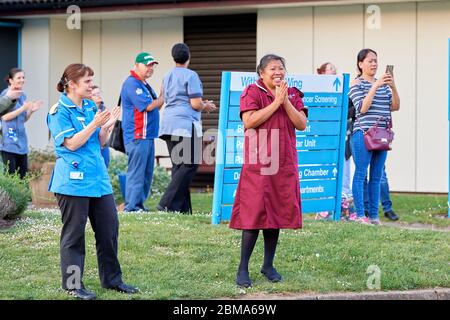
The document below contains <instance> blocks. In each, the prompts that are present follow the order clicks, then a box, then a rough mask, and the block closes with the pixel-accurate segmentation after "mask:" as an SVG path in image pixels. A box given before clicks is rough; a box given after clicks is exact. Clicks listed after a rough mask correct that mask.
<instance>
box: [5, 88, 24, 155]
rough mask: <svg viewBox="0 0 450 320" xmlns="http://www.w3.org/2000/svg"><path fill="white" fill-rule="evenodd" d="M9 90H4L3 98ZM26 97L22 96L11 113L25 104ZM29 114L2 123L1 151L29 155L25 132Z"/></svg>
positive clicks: (22, 114)
mask: <svg viewBox="0 0 450 320" xmlns="http://www.w3.org/2000/svg"><path fill="white" fill-rule="evenodd" d="M7 91H8V89H5V90H3V92H2V93H1V95H2V96H4V95H5V94H6V92H7ZM25 100H26V96H25V94H22V95H21V96H20V97H19V98H18V99H17V102H16V105H15V106H14V108H13V109H11V111H14V110H17V109H19V108H20V107H22V106H23V104H24V103H25ZM26 119H27V113H26V112H22V113H21V114H19V115H18V116H17V117H16V118H14V119H12V120H11V121H3V120H2V121H1V128H2V138H1V139H0V150H1V151H6V152H10V153H15V154H27V153H28V138H27V133H26V130H25V121H26Z"/></svg>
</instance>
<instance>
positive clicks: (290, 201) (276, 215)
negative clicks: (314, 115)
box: [230, 80, 307, 230]
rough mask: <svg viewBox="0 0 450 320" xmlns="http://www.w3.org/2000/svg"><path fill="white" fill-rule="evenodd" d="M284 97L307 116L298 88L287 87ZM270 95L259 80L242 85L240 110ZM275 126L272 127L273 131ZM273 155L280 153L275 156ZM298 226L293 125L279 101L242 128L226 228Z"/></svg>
mask: <svg viewBox="0 0 450 320" xmlns="http://www.w3.org/2000/svg"><path fill="white" fill-rule="evenodd" d="M288 96H289V100H290V101H291V103H292V105H293V106H294V107H295V108H296V109H297V110H299V111H300V110H303V112H305V114H306V115H307V109H305V107H304V105H303V101H302V97H303V93H301V91H300V90H298V89H297V88H289V89H288ZM274 100H275V97H274V96H273V94H272V93H271V91H270V90H268V89H267V88H266V87H265V85H264V83H263V82H262V81H261V80H259V81H258V82H257V83H256V84H252V85H249V86H248V87H246V88H245V89H244V91H243V93H242V95H241V98H240V111H241V115H242V112H245V111H249V110H259V109H262V108H265V107H267V106H268V105H269V104H271V103H272V102H273V101H274ZM274 129H277V130H274ZM277 154H278V155H279V156H277ZM301 227H302V215H301V205H300V186H299V175H298V162H297V150H296V136H295V127H294V125H293V123H292V122H291V120H290V119H289V117H288V115H287V113H286V111H285V110H284V106H283V105H281V106H280V107H279V108H278V110H277V111H275V112H274V113H273V114H272V116H271V117H270V118H269V119H268V120H267V121H266V122H264V123H263V124H261V125H260V126H259V127H258V128H256V129H248V130H245V133H244V164H243V166H242V171H241V176H240V179H239V184H238V187H237V191H236V197H235V199H234V205H233V211H232V214H231V221H230V228H233V229H241V230H250V229H286V228H287V229H298V228H301Z"/></svg>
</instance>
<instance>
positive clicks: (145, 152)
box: [124, 139, 155, 211]
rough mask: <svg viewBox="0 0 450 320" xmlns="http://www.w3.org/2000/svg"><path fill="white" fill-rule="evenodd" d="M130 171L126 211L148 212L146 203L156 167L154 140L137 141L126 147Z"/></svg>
mask: <svg viewBox="0 0 450 320" xmlns="http://www.w3.org/2000/svg"><path fill="white" fill-rule="evenodd" d="M125 151H126V152H127V155H128V171H127V179H126V183H125V184H126V187H125V208H124V210H125V211H137V210H139V209H142V210H146V208H145V207H144V202H145V200H147V197H148V196H149V193H150V187H151V185H152V178H153V168H154V166H155V142H154V139H148V140H142V139H136V140H133V141H132V142H129V143H127V144H126V145H125Z"/></svg>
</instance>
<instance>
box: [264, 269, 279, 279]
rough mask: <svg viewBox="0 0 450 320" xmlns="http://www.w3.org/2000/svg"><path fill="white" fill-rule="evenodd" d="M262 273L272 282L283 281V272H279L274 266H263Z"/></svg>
mask: <svg viewBox="0 0 450 320" xmlns="http://www.w3.org/2000/svg"><path fill="white" fill-rule="evenodd" d="M261 273H262V274H263V275H264V276H265V277H266V278H267V280H269V281H270V282H280V281H281V274H279V273H278V272H277V269H275V268H274V267H270V268H267V269H265V268H262V269H261Z"/></svg>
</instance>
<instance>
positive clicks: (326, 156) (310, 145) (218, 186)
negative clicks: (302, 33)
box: [212, 72, 349, 224]
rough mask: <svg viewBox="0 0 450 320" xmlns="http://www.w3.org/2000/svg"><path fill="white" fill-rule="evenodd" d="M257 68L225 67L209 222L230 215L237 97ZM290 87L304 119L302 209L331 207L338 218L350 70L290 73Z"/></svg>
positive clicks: (239, 154) (300, 135) (238, 151)
mask: <svg viewBox="0 0 450 320" xmlns="http://www.w3.org/2000/svg"><path fill="white" fill-rule="evenodd" d="M256 80H257V75H256V73H249V72H223V73H222V87H221V97H220V106H221V107H220V113H219V132H218V140H217V149H216V170H215V177H214V195H213V210H212V223H213V224H218V223H220V222H221V221H224V220H229V219H230V217H231V212H232V206H233V202H234V196H235V194H236V189H237V184H238V181H239V176H240V171H241V168H242V163H243V159H244V156H243V149H244V148H243V143H244V126H243V123H242V121H241V119H240V117H239V98H240V95H241V93H242V91H243V90H244V88H245V87H246V86H248V85H249V84H252V83H254V82H256ZM286 81H287V82H288V85H289V86H290V87H297V88H298V89H300V90H301V91H302V92H303V93H304V94H305V96H304V97H303V102H304V104H305V106H307V107H308V122H307V126H306V129H305V130H304V131H297V132H296V136H297V154H298V168H299V177H300V194H301V201H302V204H301V205H302V212H303V213H316V212H320V211H330V212H333V219H334V220H339V219H340V214H341V200H342V194H341V193H342V173H343V170H342V169H343V164H344V154H345V135H346V130H347V110H348V84H349V75H348V74H343V75H335V76H331V75H326V76H325V75H320V76H315V75H290V76H288V77H286Z"/></svg>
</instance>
